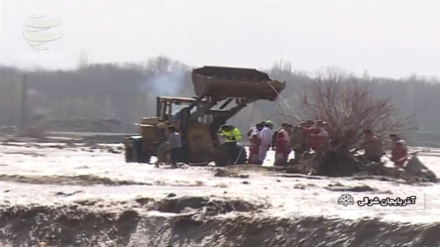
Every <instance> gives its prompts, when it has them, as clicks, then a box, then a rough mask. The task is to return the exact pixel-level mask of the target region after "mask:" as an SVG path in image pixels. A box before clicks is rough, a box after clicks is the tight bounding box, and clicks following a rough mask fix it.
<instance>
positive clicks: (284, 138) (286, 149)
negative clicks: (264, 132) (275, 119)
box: [274, 124, 293, 166]
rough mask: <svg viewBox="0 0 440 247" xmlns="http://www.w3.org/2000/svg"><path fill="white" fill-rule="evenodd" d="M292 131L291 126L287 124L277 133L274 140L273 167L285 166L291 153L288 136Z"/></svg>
mask: <svg viewBox="0 0 440 247" xmlns="http://www.w3.org/2000/svg"><path fill="white" fill-rule="evenodd" d="M292 130H293V125H291V124H287V125H285V127H282V128H281V129H279V130H278V131H277V134H276V138H275V162H274V165H275V166H279V165H286V164H287V159H288V158H289V154H290V152H291V149H290V134H291V132H292Z"/></svg>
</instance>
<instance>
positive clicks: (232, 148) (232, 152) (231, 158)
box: [223, 142, 237, 164]
mask: <svg viewBox="0 0 440 247" xmlns="http://www.w3.org/2000/svg"><path fill="white" fill-rule="evenodd" d="M223 145H224V146H225V149H226V155H227V156H228V163H229V164H234V163H235V160H236V159H237V155H236V150H237V142H225V143H224V144H223Z"/></svg>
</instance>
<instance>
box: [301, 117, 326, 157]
mask: <svg viewBox="0 0 440 247" xmlns="http://www.w3.org/2000/svg"><path fill="white" fill-rule="evenodd" d="M324 125H325V123H324V121H322V120H318V121H316V124H315V125H314V126H312V127H310V128H306V129H305V132H306V133H307V134H308V135H309V136H310V148H311V149H312V150H313V151H318V150H319V149H320V148H321V147H322V146H323V145H324V144H325V143H326V141H327V138H328V132H327V130H325V128H324Z"/></svg>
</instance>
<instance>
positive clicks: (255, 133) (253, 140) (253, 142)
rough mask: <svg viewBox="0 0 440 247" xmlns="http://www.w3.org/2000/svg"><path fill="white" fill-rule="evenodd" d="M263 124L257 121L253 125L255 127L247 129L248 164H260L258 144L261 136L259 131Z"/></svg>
mask: <svg viewBox="0 0 440 247" xmlns="http://www.w3.org/2000/svg"><path fill="white" fill-rule="evenodd" d="M263 127H264V125H263V124H262V123H258V124H257V125H256V126H255V129H253V130H251V131H249V133H248V138H249V160H248V163H249V164H261V162H260V158H259V155H260V152H259V149H260V145H261V138H260V131H261V130H262V129H263Z"/></svg>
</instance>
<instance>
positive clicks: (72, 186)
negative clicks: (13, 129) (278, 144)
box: [0, 143, 440, 247]
mask: <svg viewBox="0 0 440 247" xmlns="http://www.w3.org/2000/svg"><path fill="white" fill-rule="evenodd" d="M417 150H419V151H420V153H419V158H420V160H421V161H422V162H424V164H426V165H427V166H428V167H429V168H430V169H432V170H433V171H434V172H435V173H436V174H437V175H439V174H440V150H438V149H422V148H419V149H417ZM119 152H121V147H120V146H119V145H106V146H104V145H98V146H95V147H86V146H75V145H66V144H62V143H46V144H43V143H38V144H37V143H8V144H4V145H1V146H0V212H1V215H0V229H1V230H0V243H3V244H4V245H6V246H8V245H10V246H29V244H30V245H31V246H32V245H36V244H38V243H41V242H47V243H48V244H50V245H51V246H353V247H359V246H427V247H428V246H429V247H431V246H433V247H437V246H440V235H438V232H439V231H440V223H438V221H439V219H440V190H439V188H440V187H439V185H436V184H430V183H425V184H417V185H409V184H406V183H405V182H404V181H399V180H392V179H386V178H378V177H374V178H373V177H367V176H362V175H359V176H357V177H355V178H344V179H341V178H324V177H313V176H303V175H292V174H290V175H288V174H282V173H276V172H270V171H266V170H263V169H261V168H258V167H243V168H240V169H238V168H237V169H236V170H237V171H236V175H237V176H229V177H228V176H226V177H224V176H223V177H219V176H214V174H215V170H216V168H213V167H183V168H181V169H166V168H155V167H154V166H152V165H148V164H133V163H132V164H126V163H125V162H124V160H123V155H122V154H121V153H119ZM272 161H273V154H272V153H270V155H269V157H268V158H267V160H266V162H265V166H269V165H271V163H272ZM343 194H348V195H350V196H351V197H352V198H353V199H354V201H353V202H354V205H351V204H349V205H347V206H344V205H341V204H338V199H339V198H340V197H341V195H343ZM411 196H415V197H416V200H415V203H414V204H410V203H408V205H406V206H381V205H372V206H364V207H361V206H359V205H357V201H360V200H363V198H364V197H368V198H370V199H373V198H374V197H378V199H385V198H387V197H388V198H391V199H396V198H397V197H400V198H402V199H405V198H407V197H411Z"/></svg>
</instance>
